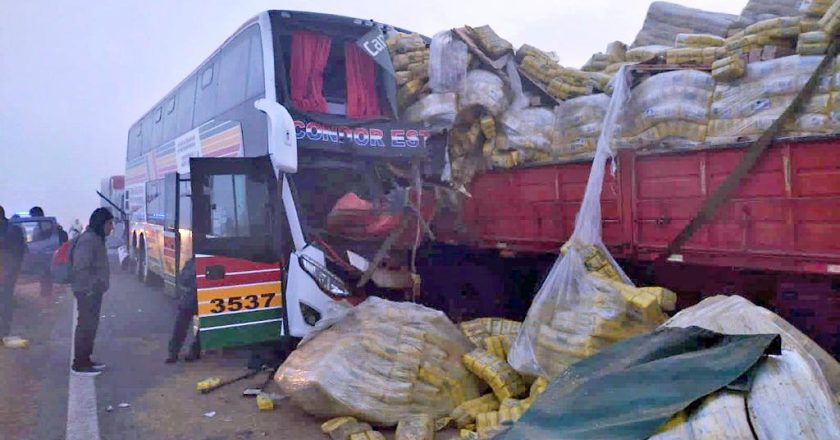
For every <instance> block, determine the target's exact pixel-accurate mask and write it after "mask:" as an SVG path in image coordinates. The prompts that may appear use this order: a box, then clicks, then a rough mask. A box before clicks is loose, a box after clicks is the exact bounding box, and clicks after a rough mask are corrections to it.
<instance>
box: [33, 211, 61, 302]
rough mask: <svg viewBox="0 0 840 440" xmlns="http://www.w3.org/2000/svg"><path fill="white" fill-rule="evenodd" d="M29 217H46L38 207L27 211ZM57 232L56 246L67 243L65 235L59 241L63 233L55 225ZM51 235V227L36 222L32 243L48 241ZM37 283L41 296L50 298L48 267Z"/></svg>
mask: <svg viewBox="0 0 840 440" xmlns="http://www.w3.org/2000/svg"><path fill="white" fill-rule="evenodd" d="M29 216H30V217H46V214H44V208H41V207H40V206H33V207H32V208H30V209H29ZM57 226H58V230H57V231H56V232H57V234H58V244H59V245H60V244H61V243H64V242H65V241H67V239H66V235H67V234H64V235H65V239H64V241H62V240H61V238H62V237H61V233H62V232H64V231H63V230H62V229H61V225H57ZM52 235H53V229H52V225H51V224H49V223H45V222H38V226H36V227H35V231H34V233H33V241H41V240H49V239H50V238H51V237H52ZM38 282H39V283H40V285H41V296H50V295H52V291H53V282H52V274H51V273H50V267H49V265H46V266H45V267H43V268H42V271H41V274H40V275H39V277H38Z"/></svg>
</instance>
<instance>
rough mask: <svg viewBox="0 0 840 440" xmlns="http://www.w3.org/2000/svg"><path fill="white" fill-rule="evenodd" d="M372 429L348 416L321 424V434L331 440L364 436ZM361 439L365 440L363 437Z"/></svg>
mask: <svg viewBox="0 0 840 440" xmlns="http://www.w3.org/2000/svg"><path fill="white" fill-rule="evenodd" d="M372 429H373V428H371V426H370V425H368V424H367V423H359V421H358V420H356V418H355V417H349V416H346V417H336V418H334V419H330V420H327V421H326V422H324V423H323V424H321V432H323V433H324V434H327V435H328V436H330V439H332V440H347V439H348V438H352V436H353V435H359V434H362V435H364V433H365V432H367V431H370V430H372ZM361 438H362V439H364V440H367V439H366V438H365V437H361Z"/></svg>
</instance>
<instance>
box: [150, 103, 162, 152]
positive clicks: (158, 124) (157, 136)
mask: <svg viewBox="0 0 840 440" xmlns="http://www.w3.org/2000/svg"><path fill="white" fill-rule="evenodd" d="M152 116H153V117H154V119H153V120H154V121H155V126H154V131H153V133H152V150H155V149H157V147H159V146H160V145H161V144H162V143H163V108H161V107H158V108H156V109H155V110H154V111H153V112H152Z"/></svg>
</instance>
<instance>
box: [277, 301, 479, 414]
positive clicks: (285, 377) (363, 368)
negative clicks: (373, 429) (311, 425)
mask: <svg viewBox="0 0 840 440" xmlns="http://www.w3.org/2000/svg"><path fill="white" fill-rule="evenodd" d="M471 349H472V344H470V342H469V341H468V340H467V339H466V338H465V337H464V335H463V334H462V333H461V332H460V331H458V328H457V327H456V326H455V325H454V324H452V322H451V321H449V319H448V318H447V317H446V315H444V314H443V312H440V311H436V310H432V309H429V308H426V307H423V306H420V305H417V304H412V303H407V302H391V301H387V300H384V299H380V298H377V297H371V298H368V299H367V300H365V302H363V303H362V304H360V305H358V306H356V307H353V308H352V309H349V311H348V312H347V314H346V315H345V316H344V317H343V318H342V319H340V320H338V321H337V322H336V323H334V324H333V325H332V326H331V327H328V328H324V329H322V330H320V332H318V333H316V334H315V335H314V336H313V337H312V338H311V339H309V340H307V341H305V342H304V343H302V344H301V345H299V346H298V348H297V349H296V350H295V351H294V352H292V354H291V355H290V356H289V357H288V359H286V361H285V362H284V363H283V365H282V366H281V367H280V368H279V369H278V371H277V374H276V376H275V381H277V383H278V384H279V386H280V389H281V391H282V392H283V393H284V394H285V395H287V396H289V397H290V398H291V400H292V401H293V402H294V403H295V404H296V405H298V406H300V407H301V408H302V409H303V410H304V411H306V412H308V413H310V414H312V415H315V416H319V417H326V418H328V417H340V416H352V417H355V418H357V419H359V420H363V421H366V422H369V423H371V424H374V425H380V426H394V425H396V424H397V423H398V422H399V421H400V420H402V419H404V418H406V417H408V416H411V415H414V414H428V415H431V416H432V417H442V416H445V415H448V414H449V413H450V412H451V411H452V410H453V409H454V408H455V407H456V406H458V405H460V404H461V403H462V402H464V401H466V400H469V399H474V398H475V397H477V396H478V382H477V381H476V379H475V377H474V376H473V375H472V374H470V373H469V372H468V371H467V370H466V369H465V368H464V366H463V365H462V363H461V358H462V356H463V355H464V354H465V353H467V352H468V350H471Z"/></svg>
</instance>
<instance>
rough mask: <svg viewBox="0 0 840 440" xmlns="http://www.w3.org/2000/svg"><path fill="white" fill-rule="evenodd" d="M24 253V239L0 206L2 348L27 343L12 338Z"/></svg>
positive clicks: (0, 333) (0, 332) (0, 324)
mask: <svg viewBox="0 0 840 440" xmlns="http://www.w3.org/2000/svg"><path fill="white" fill-rule="evenodd" d="M25 253H26V238H25V237H24V234H23V230H21V228H20V227H18V226H15V225H12V224H11V223H9V220H8V219H7V218H6V211H5V210H4V209H3V207H2V206H0V338H2V339H1V340H2V342H3V344H2V345H3V346H6V347H24V346H26V345H27V341H26V340H25V339H23V338H20V337H18V336H12V335H11V334H10V332H11V331H12V316H13V311H14V303H15V298H14V295H15V283H17V277H18V274H19V273H20V264H21V262H22V261H23V255H24V254H25Z"/></svg>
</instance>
